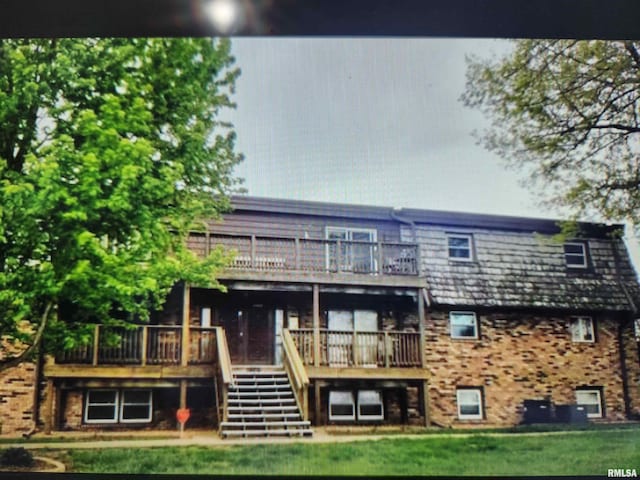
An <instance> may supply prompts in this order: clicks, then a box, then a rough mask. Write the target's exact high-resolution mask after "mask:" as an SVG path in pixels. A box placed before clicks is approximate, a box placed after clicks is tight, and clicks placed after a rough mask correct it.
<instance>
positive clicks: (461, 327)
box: [449, 312, 478, 338]
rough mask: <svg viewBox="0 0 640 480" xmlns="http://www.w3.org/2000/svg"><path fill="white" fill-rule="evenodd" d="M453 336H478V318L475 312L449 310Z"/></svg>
mask: <svg viewBox="0 0 640 480" xmlns="http://www.w3.org/2000/svg"><path fill="white" fill-rule="evenodd" d="M449 325H450V328H451V338H478V319H477V317H476V314H475V313H474V312H449Z"/></svg>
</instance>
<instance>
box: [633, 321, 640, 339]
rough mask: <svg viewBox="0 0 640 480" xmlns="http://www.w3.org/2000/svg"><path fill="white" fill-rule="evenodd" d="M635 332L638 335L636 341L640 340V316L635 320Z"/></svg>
mask: <svg viewBox="0 0 640 480" xmlns="http://www.w3.org/2000/svg"><path fill="white" fill-rule="evenodd" d="M633 333H634V334H635V336H636V341H638V342H640V318H636V319H635V320H634V321H633Z"/></svg>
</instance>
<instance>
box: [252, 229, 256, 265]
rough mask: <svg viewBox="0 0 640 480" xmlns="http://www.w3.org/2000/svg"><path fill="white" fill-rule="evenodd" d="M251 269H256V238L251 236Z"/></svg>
mask: <svg viewBox="0 0 640 480" xmlns="http://www.w3.org/2000/svg"><path fill="white" fill-rule="evenodd" d="M251 268H256V236H255V235H251Z"/></svg>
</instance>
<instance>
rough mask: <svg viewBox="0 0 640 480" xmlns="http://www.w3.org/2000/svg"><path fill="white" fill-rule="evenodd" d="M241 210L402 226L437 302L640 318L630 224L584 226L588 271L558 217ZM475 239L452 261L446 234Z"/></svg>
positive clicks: (238, 205)
mask: <svg viewBox="0 0 640 480" xmlns="http://www.w3.org/2000/svg"><path fill="white" fill-rule="evenodd" d="M232 204H233V205H234V208H235V209H236V210H237V211H239V212H240V211H247V212H253V213H262V214H265V215H276V214H278V215H288V216H289V215H294V216H316V217H326V218H327V219H328V220H330V219H335V218H342V219H354V220H356V219H357V220H369V221H378V222H383V221H384V222H395V223H398V224H399V227H400V230H401V237H402V239H403V241H406V242H416V243H418V244H419V246H420V266H419V270H420V275H421V276H423V277H424V278H425V280H426V283H427V288H428V291H429V294H430V296H431V299H432V300H433V302H434V303H435V304H439V305H448V306H454V307H460V308H467V307H469V308H479V307H507V308H532V307H535V308H552V309H567V310H572V311H576V312H579V311H597V310H600V311H620V312H635V313H638V308H640V285H639V284H638V278H637V275H636V272H635V271H634V268H633V266H632V264H631V261H630V258H629V255H628V252H627V249H626V247H625V245H624V243H623V241H622V240H621V239H620V233H621V232H622V231H623V229H624V226H623V225H620V224H615V225H605V224H597V223H587V222H580V223H579V224H578V226H579V229H580V232H581V233H580V235H581V240H582V241H584V242H585V245H586V252H587V256H588V267H587V268H584V269H572V268H567V265H566V262H565V256H564V247H563V244H562V243H559V242H557V241H554V240H553V239H552V238H551V237H550V236H551V235H553V234H556V233H559V232H560V227H559V221H558V220H547V219H538V218H524V217H513V216H499V215H485V214H475V213H460V212H445V211H435V210H421V209H393V208H390V207H377V206H361V205H348V204H338V203H325V202H310V201H300V200H281V199H272V198H259V197H244V196H243V197H239V196H238V197H234V198H233V199H232ZM456 232H457V233H468V234H471V235H472V241H473V249H474V258H473V261H470V262H458V261H455V260H452V259H449V258H448V253H447V252H448V245H447V235H448V234H450V233H456Z"/></svg>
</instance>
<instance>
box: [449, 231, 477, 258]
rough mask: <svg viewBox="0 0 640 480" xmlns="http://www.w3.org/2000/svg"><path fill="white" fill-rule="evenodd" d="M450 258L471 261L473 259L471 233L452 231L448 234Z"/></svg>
mask: <svg viewBox="0 0 640 480" xmlns="http://www.w3.org/2000/svg"><path fill="white" fill-rule="evenodd" d="M447 247H448V254H449V260H456V261H463V262H470V261H472V260H473V246H472V241H471V235H462V234H457V233H455V234H454V233H450V234H448V235H447Z"/></svg>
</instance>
